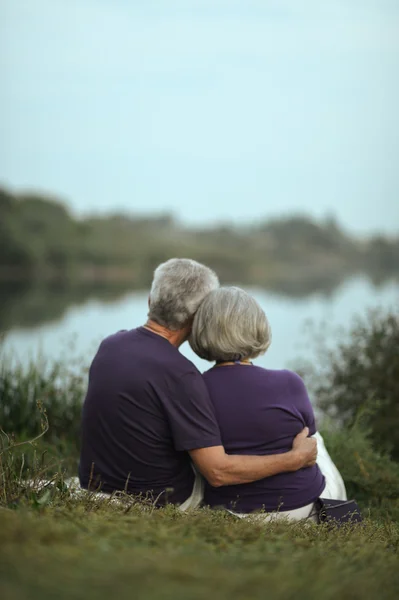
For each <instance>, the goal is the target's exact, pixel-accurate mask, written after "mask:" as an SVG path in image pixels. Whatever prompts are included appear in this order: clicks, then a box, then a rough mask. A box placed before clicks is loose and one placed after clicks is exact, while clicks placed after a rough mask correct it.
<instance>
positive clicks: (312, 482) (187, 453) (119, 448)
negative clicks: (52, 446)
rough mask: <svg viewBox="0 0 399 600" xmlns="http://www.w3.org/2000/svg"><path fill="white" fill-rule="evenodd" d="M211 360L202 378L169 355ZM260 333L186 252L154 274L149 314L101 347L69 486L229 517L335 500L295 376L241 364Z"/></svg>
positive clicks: (333, 482) (337, 482) (262, 345)
mask: <svg viewBox="0 0 399 600" xmlns="http://www.w3.org/2000/svg"><path fill="white" fill-rule="evenodd" d="M186 340H189V343H190V345H191V347H192V348H193V350H194V351H195V352H196V353H197V354H198V356H200V357H201V358H204V359H206V360H208V361H210V362H213V363H214V365H213V366H212V367H211V368H210V369H209V371H207V372H206V373H204V374H203V375H201V373H200V372H199V371H198V370H197V368H196V367H195V366H194V365H193V364H192V363H191V362H190V361H189V360H188V359H187V358H185V357H184V356H183V355H182V354H181V353H180V352H179V347H180V346H181V344H183V342H185V341H186ZM270 341H271V332H270V327H269V323H268V321H267V318H266V316H265V314H264V312H263V310H262V309H261V308H260V306H259V305H258V303H257V302H256V301H255V300H254V298H252V297H251V296H250V295H249V294H247V293H246V292H244V291H243V290H241V289H238V288H235V287H230V288H221V287H219V282H218V278H217V276H216V274H215V273H214V272H213V271H211V270H210V269H209V268H207V267H205V266H204V265H201V264H199V263H197V262H195V261H193V260H188V259H171V260H169V261H167V262H166V263H164V264H162V265H160V266H159V267H158V268H157V269H156V271H155V274H154V280H153V283H152V287H151V293H150V297H149V313H148V321H147V323H146V324H145V325H144V326H143V327H138V328H137V329H132V330H129V331H120V332H119V333H116V334H114V335H111V336H110V337H108V338H106V339H105V340H104V341H103V342H102V343H101V345H100V347H99V350H98V352H97V354H96V356H95V358H94V360H93V363H92V365H91V367H90V372H89V385H88V392H87V396H86V399H85V402H84V406H83V423H82V450H81V459H80V467H79V477H80V484H81V486H82V487H83V488H85V489H92V490H100V491H101V492H105V493H108V494H109V493H113V492H115V491H126V492H128V493H131V494H134V495H140V496H141V497H146V498H149V497H150V498H152V499H153V501H155V502H156V504H157V505H163V504H165V503H174V504H178V505H180V508H181V509H182V510H186V509H188V508H195V507H197V506H199V505H200V504H201V503H203V504H204V505H206V506H210V507H214V508H216V507H223V508H224V509H227V510H229V511H231V512H233V513H234V514H236V515H238V516H240V517H246V516H248V515H249V514H250V513H253V512H262V518H264V519H265V520H268V519H271V518H281V517H286V518H288V519H291V520H298V519H303V518H309V519H311V520H316V517H315V510H314V506H315V502H316V501H317V500H318V498H319V497H320V496H322V497H323V498H334V499H337V500H346V492H345V486H344V483H343V481H342V478H341V476H340V474H339V472H338V470H337V469H336V467H335V465H334V463H333V462H332V461H331V459H330V457H329V455H328V453H327V451H326V449H325V446H324V443H323V440H322V438H321V436H320V434H318V433H317V431H316V425H315V418H314V413H313V409H312V406H311V403H310V401H309V397H308V394H307V391H306V388H305V385H304V383H303V381H302V379H301V378H300V377H299V376H298V375H297V374H296V373H293V372H291V371H287V370H281V371H280V370H278V371H274V370H269V369H263V368H261V367H258V366H255V365H253V364H252V359H254V358H256V357H257V356H259V355H260V354H263V353H264V352H266V350H267V348H268V347H269V345H270Z"/></svg>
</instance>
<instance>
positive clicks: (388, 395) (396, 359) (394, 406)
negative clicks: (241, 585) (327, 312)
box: [301, 311, 399, 460]
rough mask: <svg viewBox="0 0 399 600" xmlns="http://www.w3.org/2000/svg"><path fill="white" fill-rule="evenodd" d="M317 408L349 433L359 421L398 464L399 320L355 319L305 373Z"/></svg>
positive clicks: (388, 315)
mask: <svg viewBox="0 0 399 600" xmlns="http://www.w3.org/2000/svg"><path fill="white" fill-rule="evenodd" d="M301 370H302V371H303V374H304V377H305V380H306V381H307V382H308V383H309V388H310V390H311V392H312V395H313V397H314V399H315V403H316V404H317V406H318V407H320V409H321V410H322V411H323V412H324V413H325V414H327V415H329V416H331V417H334V418H335V419H338V420H339V421H340V422H341V424H343V425H345V426H348V427H351V426H352V425H353V424H354V423H355V422H356V420H357V419H358V418H359V416H361V415H363V416H362V422H363V423H364V424H365V426H366V427H367V429H368V430H369V433H370V437H371V439H372V440H373V442H374V444H375V446H376V447H377V448H378V449H381V450H382V451H388V452H389V453H390V455H391V456H392V458H394V459H395V460H399V314H398V313H396V312H381V311H370V312H368V314H367V315H366V316H365V317H359V318H356V319H355V320H354V322H353V325H352V327H351V329H350V330H349V332H346V333H344V334H343V338H342V339H341V341H340V342H339V343H338V346H337V347H336V348H335V349H332V350H331V349H327V348H326V346H325V345H324V342H322V343H321V348H319V352H318V361H317V362H316V363H313V365H312V366H311V367H309V365H308V366H307V367H306V366H305V367H304V368H303V369H301Z"/></svg>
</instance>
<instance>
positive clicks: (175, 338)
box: [144, 319, 190, 348]
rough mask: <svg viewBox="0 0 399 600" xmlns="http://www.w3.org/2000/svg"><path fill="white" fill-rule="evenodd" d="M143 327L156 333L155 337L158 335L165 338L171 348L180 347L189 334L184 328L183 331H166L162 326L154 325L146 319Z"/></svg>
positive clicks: (153, 322)
mask: <svg viewBox="0 0 399 600" xmlns="http://www.w3.org/2000/svg"><path fill="white" fill-rule="evenodd" d="M144 327H145V329H149V330H150V331H152V332H153V333H156V334H157V335H160V336H161V337H163V338H165V339H166V340H168V342H169V343H171V344H172V346H176V348H179V346H181V345H182V344H183V342H185V341H186V340H187V338H188V335H189V333H190V332H189V329H188V328H187V327H185V328H184V329H178V330H177V331H173V330H172V329H168V328H167V327H164V326H163V325H159V324H158V323H155V321H151V319H148V321H147V323H146V324H145V325H144Z"/></svg>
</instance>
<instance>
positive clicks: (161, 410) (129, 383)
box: [79, 327, 221, 503]
mask: <svg viewBox="0 0 399 600" xmlns="http://www.w3.org/2000/svg"><path fill="white" fill-rule="evenodd" d="M220 443H221V442H220V434H219V429H218V426H217V424H216V420H215V416H214V412H213V408H212V405H211V403H210V400H209V396H208V393H207V390H206V387H205V384H204V382H203V381H202V377H201V375H200V373H199V371H198V370H197V369H196V368H195V367H194V365H193V364H192V363H191V362H190V361H188V360H187V359H186V358H185V357H184V356H182V355H181V354H180V352H179V351H178V349H177V348H176V347H174V346H173V345H172V344H170V343H169V342H168V341H167V340H166V339H164V338H163V337H161V336H159V335H157V334H156V333H153V332H151V331H149V330H147V329H146V328H144V327H139V328H138V329H134V330H131V331H121V332H119V333H117V334H115V335H113V336H110V337H109V338H107V339H105V340H104V341H103V342H102V344H101V346H100V348H99V350H98V352H97V355H96V356H95V358H94V360H93V363H92V365H91V368H90V373H89V387H88V392H87V396H86V399H85V402H84V406H83V418H82V450H81V460H80V467H79V476H80V481H81V485H82V487H85V488H88V487H91V488H93V489H98V488H99V487H100V488H101V490H102V491H105V492H112V491H114V490H126V491H128V492H130V493H133V494H139V493H141V494H144V495H146V494H148V493H151V496H152V498H153V499H154V500H155V499H156V498H157V497H158V496H159V494H161V498H160V499H159V500H158V501H159V502H163V501H165V500H168V501H169V502H177V503H179V502H183V501H184V500H185V499H186V498H188V497H189V496H190V494H191V491H192V486H193V480H194V477H193V472H192V469H191V465H190V460H189V456H188V454H187V452H185V451H187V450H192V449H194V448H202V447H207V446H217V445H220ZM167 488H173V490H174V491H173V492H169V493H168V497H167V498H166V493H165V489H167Z"/></svg>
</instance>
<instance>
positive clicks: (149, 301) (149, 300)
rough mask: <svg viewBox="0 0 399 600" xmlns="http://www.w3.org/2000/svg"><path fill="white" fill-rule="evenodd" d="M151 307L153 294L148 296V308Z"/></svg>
mask: <svg viewBox="0 0 399 600" xmlns="http://www.w3.org/2000/svg"><path fill="white" fill-rule="evenodd" d="M150 307H151V296H148V308H150Z"/></svg>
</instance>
